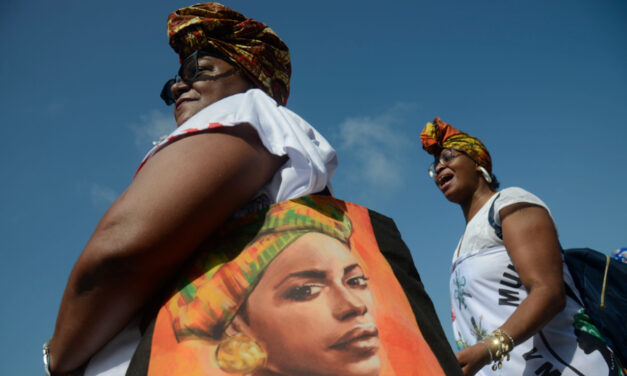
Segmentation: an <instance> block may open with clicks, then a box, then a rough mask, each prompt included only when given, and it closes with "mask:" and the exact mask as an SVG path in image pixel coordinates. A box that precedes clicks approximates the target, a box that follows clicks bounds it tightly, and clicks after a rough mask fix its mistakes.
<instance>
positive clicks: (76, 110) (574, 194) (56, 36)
mask: <svg viewBox="0 0 627 376" xmlns="http://www.w3.org/2000/svg"><path fill="white" fill-rule="evenodd" d="M224 3H225V4H226V5H229V6H231V7H233V8H235V9H237V10H239V11H241V12H242V13H244V14H245V15H247V16H250V17H253V18H256V19H259V20H262V21H264V22H266V23H267V24H269V25H270V26H271V27H272V28H273V29H274V30H275V31H276V32H277V33H278V34H279V35H280V36H281V37H282V38H283V40H284V41H285V42H286V43H287V45H288V46H289V47H290V49H291V53H292V59H293V76H292V91H291V97H290V100H289V102H288V107H289V108H291V109H292V110H294V111H295V112H297V113H298V114H300V115H301V116H302V117H303V118H305V119H306V120H308V121H309V122H310V123H311V124H313V125H314V126H315V127H317V128H318V129H319V130H320V131H321V133H323V134H324V135H325V136H326V137H327V138H328V139H329V140H330V142H331V143H332V144H333V145H334V146H335V147H336V149H337V151H338V154H339V159H340V167H339V169H338V171H337V173H336V175H335V178H334V187H335V191H336V195H337V196H338V197H340V198H343V199H345V200H349V201H353V202H356V203H359V204H362V205H365V206H369V207H371V208H373V209H375V210H377V211H380V212H382V213H384V214H386V215H388V216H390V217H392V218H394V219H395V221H396V222H397V224H398V226H399V228H400V230H401V232H402V234H403V236H404V239H405V241H406V242H407V244H408V245H409V247H410V249H411V250H412V253H413V255H414V258H415V262H416V264H417V266H418V270H419V271H420V273H421V275H422V278H423V281H424V283H425V285H426V287H427V290H428V292H429V293H430V295H431V297H432V299H433V301H434V303H435V305H436V308H437V312H438V314H439V316H440V319H441V321H442V324H443V326H444V328H445V330H446V332H447V335H448V336H449V338H451V331H450V328H449V326H450V314H449V303H448V270H449V262H450V259H451V255H452V252H453V249H454V247H455V245H456V244H457V241H458V239H459V236H460V235H461V232H462V231H463V228H464V221H463V217H462V213H461V210H459V208H458V207H457V206H455V205H453V204H451V203H448V202H447V201H446V200H445V199H444V198H443V197H442V195H441V194H440V193H439V192H438V191H437V189H436V187H435V186H434V185H433V183H432V182H431V181H430V179H429V178H428V177H427V174H426V171H427V165H428V163H429V162H430V158H429V156H427V154H426V153H424V152H423V151H422V150H421V148H420V145H419V143H418V134H419V132H420V130H421V129H422V127H423V126H424V124H425V123H426V122H427V121H430V120H432V119H433V118H434V117H435V116H440V117H441V118H442V119H443V120H444V121H446V122H449V123H451V124H453V125H454V126H456V127H458V128H460V129H462V130H464V131H466V132H468V133H470V134H473V135H475V136H477V137H479V138H481V139H482V140H483V141H484V143H485V144H486V145H487V147H488V148H489V150H490V152H491V154H492V156H493V159H494V171H495V173H496V175H497V176H498V177H499V179H500V180H501V182H502V186H503V187H508V186H521V187H524V188H526V189H528V190H530V191H531V192H533V193H535V194H536V195H538V196H539V197H540V198H542V199H543V200H544V201H545V202H546V203H547V204H548V205H549V207H550V208H551V211H552V213H553V216H554V218H555V219H556V221H557V225H558V229H559V233H560V237H561V242H562V244H563V246H564V247H566V248H569V247H583V246H587V247H591V248H596V249H599V250H601V251H603V252H606V253H609V252H611V251H613V250H614V249H617V248H619V247H624V246H627V225H626V221H625V212H626V209H627V196H626V194H625V188H626V187H627V168H626V164H627V150H626V149H625V143H626V140H627V48H626V47H625V46H627V3H625V2H624V1H622V0H604V1H579V0H570V1H550V2H548V1H539V0H531V1H524V2H523V1H510V0H501V1H484V0H478V1H472V2H469V1H437V2H436V1H422V0H420V1H409V0H408V1H394V0H390V1H384V2H373V1H337V0H335V1H326V0H325V1H315V2H314V1H271V0H265V1H252V0H250V1H225V2H224ZM190 4H191V3H188V2H182V1H171V0H170V1H164V0H159V1H155V0H150V1H148V0H141V1H139V0H138V1H120V0H112V1H100V2H93V1H79V0H74V1H69V0H59V1H43V0H33V1H3V2H2V5H0V30H1V32H0V35H1V37H0V48H1V50H2V59H0V65H1V67H2V69H1V70H0V74H1V81H0V82H2V90H1V91H0V114H1V115H0V116H1V118H2V129H3V130H4V136H3V137H4V142H3V146H2V148H1V149H0V156H1V157H0V176H2V184H0V200H1V201H0V211H1V215H0V237H1V239H2V242H1V244H2V245H1V252H2V262H1V263H0V282H1V286H2V287H3V290H4V291H5V292H4V298H3V303H2V305H1V307H0V331H1V332H2V336H0V374H7V375H8V374H12V375H31V374H41V368H40V361H41V360H40V359H41V356H40V354H41V352H40V351H41V350H40V348H41V343H43V342H44V341H45V340H47V339H48V338H49V337H50V335H51V334H52V330H53V326H54V321H55V317H56V312H57V309H58V305H59V302H60V298H61V294H62V291H63V288H64V285H65V282H66V279H67V276H68V274H69V271H70V269H71V267H72V265H73V263H74V261H75V260H76V258H77V256H78V255H79V253H80V252H81V250H82V247H83V246H84V245H85V243H86V241H87V239H88V237H89V236H90V233H91V231H92V230H93V228H94V227H95V225H96V223H97V221H98V219H99V218H100V216H101V215H102V214H103V213H104V211H105V210H106V208H107V207H108V205H109V204H110V203H111V202H112V200H113V199H114V198H115V197H116V196H117V195H118V194H120V193H121V192H122V190H123V189H124V188H125V187H126V186H127V185H128V184H129V182H130V181H131V178H132V176H133V173H134V171H135V169H136V167H137V165H138V163H139V162H140V160H141V158H142V157H143V155H144V153H145V152H146V151H147V150H148V149H149V148H150V147H151V141H152V140H155V139H158V138H159V136H161V135H162V134H164V133H167V132H168V129H172V128H173V126H174V122H173V120H172V116H171V113H170V111H171V109H170V108H167V107H166V106H165V105H163V103H162V102H161V101H160V99H159V91H160V89H161V86H162V84H163V82H164V81H165V80H166V79H168V78H169V77H171V76H173V75H174V73H175V71H176V70H177V65H178V60H177V57H176V55H175V54H174V53H173V52H172V51H171V50H170V48H169V47H168V45H167V40H166V33H165V19H166V16H167V14H168V13H169V12H170V11H172V10H174V9H175V8H178V7H181V6H185V5H190Z"/></svg>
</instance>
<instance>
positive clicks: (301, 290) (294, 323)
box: [127, 196, 461, 376]
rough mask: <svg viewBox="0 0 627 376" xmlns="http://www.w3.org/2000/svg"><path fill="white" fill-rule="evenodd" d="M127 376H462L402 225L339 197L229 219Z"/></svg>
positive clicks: (189, 271)
mask: <svg viewBox="0 0 627 376" xmlns="http://www.w3.org/2000/svg"><path fill="white" fill-rule="evenodd" d="M127 375H149V376H160V375H168V376H170V375H192V376H193V375H218V376H221V375H229V376H230V375H253V376H261V375H337V376H351V375H359V376H374V375H381V376H412V375H423V376H425V375H461V370H460V368H459V366H458V364H457V361H456V359H455V356H454V355H453V352H452V350H451V347H450V346H449V344H448V342H447V340H446V338H445V336H444V332H443V331H442V327H441V325H440V322H439V320H438V318H437V316H436V314H435V311H434V309H433V305H432V303H431V300H430V299H429V297H428V295H427V294H426V292H425V290H424V287H423V285H422V282H421V281H420V276H419V275H418V272H417V270H416V268H415V267H414V263H413V260H412V258H411V254H410V252H409V249H408V248H407V246H406V245H405V244H404V242H403V240H402V239H401V236H400V233H399V232H398V230H397V228H396V226H395V224H394V222H393V221H392V220H391V219H390V218H387V217H385V216H383V215H381V214H379V213H376V212H374V211H371V210H369V209H368V208H365V207H362V206H359V205H356V204H353V203H349V202H345V201H341V200H338V199H335V198H333V197H331V196H306V197H302V198H299V199H295V200H289V201H283V202H280V203H277V204H274V205H272V206H270V207H268V208H266V209H264V210H261V211H259V212H256V213H254V214H251V215H248V216H246V217H242V218H238V219H234V220H231V221H229V222H228V223H226V224H225V225H224V226H222V227H221V228H220V229H219V230H218V231H217V232H216V233H215V234H214V235H213V236H212V237H211V239H209V240H207V241H206V242H205V244H204V245H203V246H202V247H200V249H199V252H198V253H197V255H196V256H195V258H194V260H193V262H191V263H190V264H189V265H188V267H187V268H186V270H185V271H184V273H182V275H181V278H180V280H179V283H178V286H177V287H176V289H174V291H173V293H172V294H171V295H170V296H169V297H168V298H167V299H165V300H164V303H163V304H162V305H161V306H160V308H159V311H158V313H157V314H156V318H155V319H154V320H153V321H152V322H151V324H150V325H149V326H148V327H147V329H146V331H145V333H144V335H143V337H142V341H141V343H140V345H139V347H138V349H137V351H136V352H135V355H134V357H133V359H132V361H131V365H130V367H129V370H128V372H127Z"/></svg>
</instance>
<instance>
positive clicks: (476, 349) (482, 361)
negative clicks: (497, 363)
mask: <svg viewBox="0 0 627 376" xmlns="http://www.w3.org/2000/svg"><path fill="white" fill-rule="evenodd" d="M455 357H456V358H457V362H458V363H459V366H460V367H461V368H462V371H463V372H464V375H465V376H471V375H474V374H475V373H477V372H478V371H479V370H480V369H481V368H483V367H484V366H486V365H488V364H490V353H489V352H488V349H487V348H486V347H485V346H484V345H483V344H481V343H476V344H474V345H472V346H470V347H466V348H465V349H463V350H461V351H460V352H458V353H457V355H455Z"/></svg>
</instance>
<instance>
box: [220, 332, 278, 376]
mask: <svg viewBox="0 0 627 376" xmlns="http://www.w3.org/2000/svg"><path fill="white" fill-rule="evenodd" d="M267 359H268V354H267V353H266V350H264V348H263V347H261V345H260V344H259V343H257V341H255V340H254V339H253V338H251V337H249V336H247V335H244V334H236V335H234V336H232V337H227V338H225V339H224V340H222V342H220V345H218V348H217V349H216V360H217V361H218V366H220V368H221V369H222V370H223V371H226V372H230V373H241V374H249V373H253V372H254V371H256V370H257V369H259V368H261V367H263V366H264V365H265V364H266V360H267Z"/></svg>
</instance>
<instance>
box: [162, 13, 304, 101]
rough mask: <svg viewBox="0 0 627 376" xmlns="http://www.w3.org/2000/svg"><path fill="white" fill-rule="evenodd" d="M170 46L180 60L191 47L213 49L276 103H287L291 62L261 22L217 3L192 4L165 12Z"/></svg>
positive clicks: (281, 46) (191, 51)
mask: <svg viewBox="0 0 627 376" xmlns="http://www.w3.org/2000/svg"><path fill="white" fill-rule="evenodd" d="M167 25H168V26H167V28H168V39H169V40H170V46H172V48H173V49H174V51H176V53H178V54H179V57H180V59H181V61H183V60H184V59H185V58H186V57H187V56H189V55H191V54H192V53H193V52H194V51H197V50H202V49H207V48H209V49H212V48H213V49H215V50H217V51H218V52H219V53H221V54H222V55H224V56H225V57H227V58H228V59H230V60H231V62H232V63H233V64H235V65H237V66H239V67H240V68H241V69H242V70H243V71H244V72H245V73H246V75H247V76H248V78H250V80H251V81H252V82H253V83H254V84H255V85H256V86H257V87H259V88H260V89H262V90H263V91H265V92H266V93H267V94H268V95H269V96H271V97H272V98H274V100H276V101H277V103H279V104H280V105H285V104H286V103H287V97H288V96H289V93H290V75H291V74H292V66H291V63H290V53H289V50H288V48H287V46H286V45H285V43H283V41H282V40H281V39H280V38H279V37H278V35H276V33H275V32H274V31H272V29H270V28H269V27H268V26H267V25H265V24H264V23H262V22H259V21H255V20H253V19H252V18H246V17H244V16H243V15H242V14H241V13H238V12H236V11H234V10H232V9H230V8H227V7H225V6H224V5H222V4H218V3H204V4H196V5H192V6H190V7H186V8H181V9H179V10H176V11H174V12H172V13H171V14H170V15H169V16H168V23H167Z"/></svg>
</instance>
